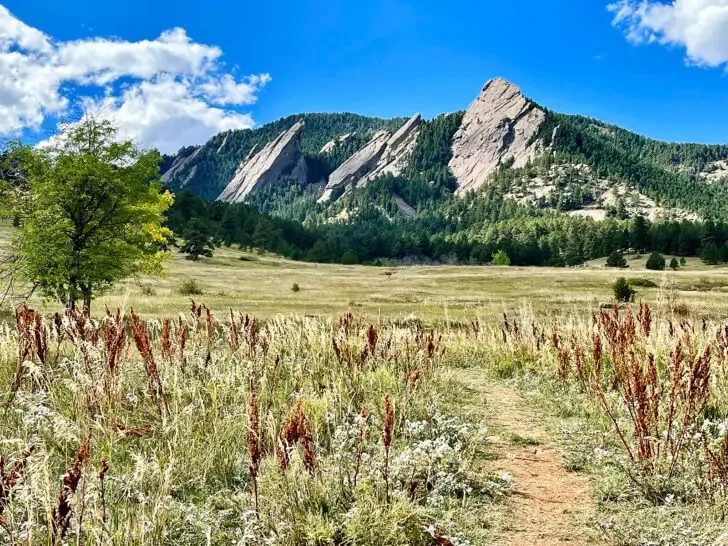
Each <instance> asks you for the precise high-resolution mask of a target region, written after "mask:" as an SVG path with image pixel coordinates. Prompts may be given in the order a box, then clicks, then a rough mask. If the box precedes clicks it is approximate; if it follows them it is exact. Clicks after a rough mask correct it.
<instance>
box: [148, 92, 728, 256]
mask: <svg viewBox="0 0 728 546" xmlns="http://www.w3.org/2000/svg"><path fill="white" fill-rule="evenodd" d="M162 166H163V169H164V170H165V172H164V180H165V182H166V183H167V185H168V186H170V187H171V188H172V189H173V190H175V191H176V192H177V193H178V196H177V202H176V203H175V205H174V209H175V210H173V211H172V212H171V214H170V225H171V226H172V228H173V229H174V230H175V231H178V232H180V233H182V234H184V231H185V229H186V227H187V226H188V225H190V222H192V221H193V220H194V221H195V222H197V224H199V223H202V224H204V225H206V226H207V228H208V230H209V233H210V235H211V236H213V237H216V238H218V239H219V240H221V241H224V242H228V243H237V244H242V245H248V246H253V247H259V248H265V249H267V250H272V251H274V252H277V253H280V254H283V255H286V256H289V257H293V258H297V259H306V260H312V261H324V262H338V261H344V262H346V263H358V262H365V263H376V262H377V261H378V260H381V259H392V260H415V261H427V260H434V261H437V262H443V261H446V262H453V263H487V262H488V261H489V260H490V259H491V256H492V255H493V254H494V253H495V252H497V251H501V250H502V251H505V252H506V253H507V254H508V255H509V257H510V258H511V262H512V263H513V264H514V265H541V264H549V265H577V264H580V263H582V262H583V261H584V260H586V259H591V258H597V257H601V256H604V255H608V254H610V253H613V252H615V251H627V250H634V251H638V252H646V251H657V252H663V253H671V254H679V255H686V256H687V255H696V254H699V253H701V252H702V249H703V248H704V247H706V245H709V248H710V250H711V255H715V252H714V251H713V250H714V247H715V249H718V250H720V253H721V254H720V255H721V256H722V257H724V258H725V260H724V261H728V242H727V241H728V222H727V220H728V176H727V175H728V146H724V145H703V144H680V143H666V142H660V141H657V140H652V139H648V138H645V137H643V136H640V135H637V134H635V133H632V132H629V131H626V130H624V129H621V128H619V127H616V126H613V125H609V124H606V123H603V122H600V121H598V120H594V119H591V118H588V117H584V116H575V115H565V114H559V113H556V112H552V111H550V110H548V109H547V108H546V107H544V106H542V105H539V104H537V103H535V102H534V101H532V100H530V99H529V98H528V97H526V96H524V95H523V94H522V93H521V91H520V89H519V88H518V87H517V86H516V85H514V84H512V83H510V82H507V81H505V80H503V79H501V78H496V79H494V80H491V81H489V82H487V83H486V84H485V86H484V87H483V88H482V89H481V91H480V93H479V94H478V95H477V97H476V98H475V100H474V101H473V102H472V103H471V104H470V105H469V106H468V108H467V109H466V110H465V111H459V112H453V113H448V114H441V115H439V116H436V117H435V118H432V119H422V118H421V116H420V115H419V114H415V115H414V116H412V117H410V118H409V119H407V118H396V119H390V120H384V119H378V118H367V117H364V116H357V115H354V114H302V115H296V116H290V117H288V118H284V119H282V120H279V121H277V122H274V123H271V124H267V125H264V126H262V127H259V128H257V129H252V130H245V131H231V132H228V133H223V134H221V135H217V136H216V137H213V138H212V139H211V140H210V141H209V142H207V143H206V144H205V145H203V146H200V147H188V148H184V149H182V150H180V152H179V154H177V155H176V156H175V157H173V158H165V159H164V161H163V164H162ZM183 190H190V191H191V192H192V193H193V194H196V196H199V197H196V196H195V195H192V194H190V193H184V191H183ZM180 192H181V193H180ZM201 198H204V199H201ZM218 198H219V199H218ZM215 199H218V200H217V201H215ZM205 200H208V201H212V202H206V201H205ZM253 211H255V212H253ZM716 252H717V250H716Z"/></svg>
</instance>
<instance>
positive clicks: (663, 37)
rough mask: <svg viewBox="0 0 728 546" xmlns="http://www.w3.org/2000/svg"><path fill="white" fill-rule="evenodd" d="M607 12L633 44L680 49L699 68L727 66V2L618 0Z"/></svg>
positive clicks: (706, 0)
mask: <svg viewBox="0 0 728 546" xmlns="http://www.w3.org/2000/svg"><path fill="white" fill-rule="evenodd" d="M609 10H610V11H611V12H612V13H614V25H615V26H618V27H622V28H624V30H625V33H626V35H627V38H628V39H629V40H630V41H632V42H634V43H637V44H641V43H659V44H662V45H670V46H678V47H684V48H685V49H686V52H687V59H688V61H689V62H690V63H692V64H696V65H699V66H706V67H718V66H722V65H725V64H728V0H672V1H671V2H670V3H667V4H665V3H663V2H658V1H655V0H642V1H636V0H620V1H619V2H617V3H614V4H611V5H610V6H609Z"/></svg>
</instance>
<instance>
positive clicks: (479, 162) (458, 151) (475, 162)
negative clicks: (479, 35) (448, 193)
mask: <svg viewBox="0 0 728 546" xmlns="http://www.w3.org/2000/svg"><path fill="white" fill-rule="evenodd" d="M545 119H546V113H545V112H544V111H543V110H541V109H540V108H538V107H537V106H536V105H535V104H534V103H532V102H531V101H529V100H528V99H526V98H525V97H524V96H523V95H521V91H520V89H519V88H518V87H517V86H515V85H513V84H512V83H510V82H507V81H505V80H504V79H502V78H496V79H494V80H490V81H489V82H488V83H486V84H485V87H483V90H482V91H481V93H480V95H479V96H478V98H477V99H475V102H473V103H472V104H471V105H470V106H469V107H468V110H467V112H466V113H465V116H464V117H463V121H462V124H461V125H460V128H459V129H458V130H457V132H456V133H455V136H454V137H453V143H452V152H453V155H452V159H451V160H450V162H449V164H448V166H449V167H450V170H451V171H452V173H453V175H454V176H455V177H456V178H457V181H458V189H457V193H458V194H460V195H462V194H464V193H466V192H468V191H470V190H475V189H477V188H479V187H480V186H482V185H483V184H485V183H486V182H487V180H488V177H489V176H490V175H491V174H492V173H493V172H495V171H496V170H497V169H498V167H499V166H500V165H501V163H503V162H505V161H507V160H509V159H511V158H512V159H513V166H514V167H523V166H524V165H525V164H526V163H527V161H528V160H529V159H534V158H535V157H536V156H537V155H539V154H540V153H541V152H542V151H543V150H542V145H541V143H540V142H534V143H533V144H530V145H529V140H530V139H531V138H532V137H533V136H534V135H535V134H536V133H537V132H538V130H539V128H540V127H541V124H542V123H543V121H544V120H545Z"/></svg>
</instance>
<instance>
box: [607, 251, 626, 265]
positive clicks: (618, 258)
mask: <svg viewBox="0 0 728 546" xmlns="http://www.w3.org/2000/svg"><path fill="white" fill-rule="evenodd" d="M607 267H619V268H625V267H628V266H627V260H625V259H624V254H622V251H621V250H615V251H614V252H612V253H611V254H610V255H609V257H608V258H607Z"/></svg>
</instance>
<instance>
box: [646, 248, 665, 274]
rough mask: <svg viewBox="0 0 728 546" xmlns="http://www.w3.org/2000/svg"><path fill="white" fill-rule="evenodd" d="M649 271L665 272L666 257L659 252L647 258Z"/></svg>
mask: <svg viewBox="0 0 728 546" xmlns="http://www.w3.org/2000/svg"><path fill="white" fill-rule="evenodd" d="M645 267H646V268H647V269H651V270H652V271H664V270H665V257H664V256H663V255H662V254H660V253H659V252H653V253H652V254H650V257H649V258H647V265H646V266H645Z"/></svg>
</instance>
